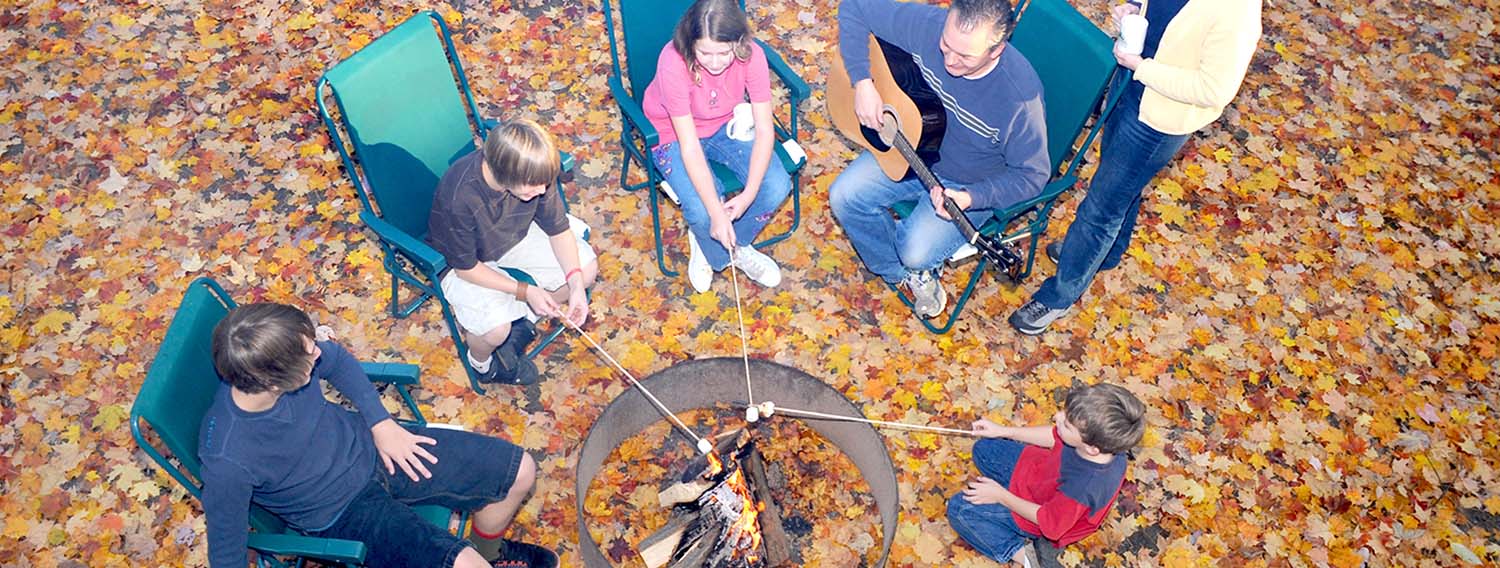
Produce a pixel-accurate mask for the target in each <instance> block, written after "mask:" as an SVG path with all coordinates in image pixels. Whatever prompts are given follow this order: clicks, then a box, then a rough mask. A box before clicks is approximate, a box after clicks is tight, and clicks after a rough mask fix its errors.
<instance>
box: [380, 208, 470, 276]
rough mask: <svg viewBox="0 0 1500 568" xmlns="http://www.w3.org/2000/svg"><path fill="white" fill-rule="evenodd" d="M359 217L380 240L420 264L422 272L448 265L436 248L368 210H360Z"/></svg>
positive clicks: (437, 270) (437, 269)
mask: <svg viewBox="0 0 1500 568" xmlns="http://www.w3.org/2000/svg"><path fill="white" fill-rule="evenodd" d="M359 218H360V220H361V221H364V222H365V225H366V226H368V227H370V230H372V231H375V234H376V235H377V236H379V237H380V240H382V241H385V242H386V243H389V244H390V245H391V246H393V247H396V250H399V251H401V253H402V254H405V255H406V256H407V258H410V259H411V260H412V262H416V263H417V264H420V265H421V268H422V270H423V271H424V272H428V273H430V274H437V273H439V272H442V271H443V269H445V268H447V267H448V261H447V260H444V259H443V255H442V254H439V253H438V251H437V249H434V248H432V247H431V246H429V245H428V244H427V243H424V242H422V241H419V240H417V239H415V238H413V237H412V236H411V235H408V234H406V231H402V230H401V229H398V228H396V226H395V225H392V224H390V223H388V222H386V220H385V219H381V218H380V217H378V216H376V215H375V214H374V213H371V212H370V211H369V210H360V212H359Z"/></svg>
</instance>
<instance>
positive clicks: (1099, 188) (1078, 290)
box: [1032, 81, 1188, 310]
mask: <svg viewBox="0 0 1500 568" xmlns="http://www.w3.org/2000/svg"><path fill="white" fill-rule="evenodd" d="M1121 83H1122V81H1116V82H1115V85H1114V86H1113V87H1112V88H1115V89H1119V88H1124V89H1125V92H1124V94H1123V95H1121V96H1120V102H1119V104H1118V106H1116V107H1115V109H1114V111H1113V112H1112V113H1111V114H1110V116H1109V119H1108V122H1106V123H1105V125H1104V136H1103V140H1101V141H1100V143H1099V144H1100V148H1099V168H1098V170H1097V171H1095V172H1094V179H1093V181H1091V182H1089V192H1088V195H1087V196H1085V197H1084V198H1083V202H1082V203H1080V204H1078V211H1077V214H1076V215H1075V217H1074V219H1073V225H1072V226H1070V227H1068V234H1067V236H1065V237H1063V243H1062V252H1061V253H1060V254H1059V255H1058V258H1057V274H1055V275H1053V276H1052V277H1051V278H1048V279H1047V280H1046V281H1045V282H1042V287H1041V288H1040V289H1038V290H1037V292H1036V294H1035V295H1034V296H1032V299H1033V300H1036V301H1039V302H1041V303H1042V304H1044V305H1046V306H1047V307H1049V308H1052V309H1059V310H1060V309H1064V308H1067V307H1068V306H1071V305H1073V303H1075V302H1077V301H1078V299H1079V298H1081V297H1083V293H1084V292H1085V291H1087V290H1088V288H1089V284H1091V283H1093V281H1094V275H1095V274H1097V273H1098V272H1099V271H1100V270H1103V269H1107V268H1114V267H1115V266H1118V265H1119V264H1120V260H1121V258H1122V257H1123V256H1124V254H1125V249H1127V248H1129V247H1130V234H1131V233H1132V232H1134V231H1135V219H1136V216H1137V215H1138V214H1139V213H1140V210H1141V194H1142V191H1143V190H1144V189H1145V187H1146V184H1148V183H1150V182H1151V179H1152V178H1154V177H1156V174H1157V173H1158V172H1160V171H1161V170H1162V168H1165V167H1166V166H1167V163H1168V162H1171V161H1172V158H1173V157H1175V156H1176V155H1177V151H1178V150H1180V149H1182V144H1183V143H1184V142H1187V139H1188V135H1187V134H1176V135H1174V134H1162V133H1160V132H1157V131H1156V129H1154V128H1151V127H1150V126H1147V125H1146V124H1145V123H1143V122H1141V120H1140V109H1141V93H1142V92H1143V90H1144V87H1143V86H1142V85H1141V84H1140V83H1136V82H1131V83H1129V84H1128V85H1121Z"/></svg>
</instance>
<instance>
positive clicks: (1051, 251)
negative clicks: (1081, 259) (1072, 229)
mask: <svg viewBox="0 0 1500 568" xmlns="http://www.w3.org/2000/svg"><path fill="white" fill-rule="evenodd" d="M1043 248H1044V249H1045V250H1046V251H1047V260H1050V261H1052V264H1057V259H1058V257H1060V256H1062V241H1052V242H1050V243H1047V246H1045V247H1043ZM1115 266H1119V265H1118V264H1116V265H1115ZM1115 266H1100V267H1099V272H1104V271H1106V270H1114V269H1115Z"/></svg>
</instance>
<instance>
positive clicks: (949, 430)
mask: <svg viewBox="0 0 1500 568" xmlns="http://www.w3.org/2000/svg"><path fill="white" fill-rule="evenodd" d="M776 412H781V413H786V414H790V415H793V416H803V417H807V418H823V419H827V420H842V421H845V422H864V423H866V424H871V425H874V426H884V427H887V428H904V429H907V430H926V431H928V432H937V433H939V434H954V435H958V436H974V435H975V434H974V431H973V430H959V429H957V428H943V427H941V426H925V425H922V424H908V423H906V422H889V421H886V420H871V419H869V418H862V417H857V416H843V415H839V414H824V413H822V412H814V411H811V410H798V409H795V408H785V407H781V406H777V407H776Z"/></svg>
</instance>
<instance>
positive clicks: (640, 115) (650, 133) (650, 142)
mask: <svg viewBox="0 0 1500 568" xmlns="http://www.w3.org/2000/svg"><path fill="white" fill-rule="evenodd" d="M609 93H610V94H611V95H614V97H615V106H618V107H620V115H622V116H624V117H625V122H628V123H630V126H632V127H634V128H635V129H636V130H637V131H639V132H640V133H641V137H643V138H645V139H646V147H647V148H652V147H654V146H656V144H657V142H658V141H659V140H660V137H659V136H657V134H656V127H655V126H653V125H652V124H651V121H650V120H647V119H646V112H645V111H643V110H641V105H640V103H637V102H635V99H634V98H631V96H630V93H629V92H626V91H625V85H623V84H621V83H620V77H619V76H618V75H610V76H609Z"/></svg>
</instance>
